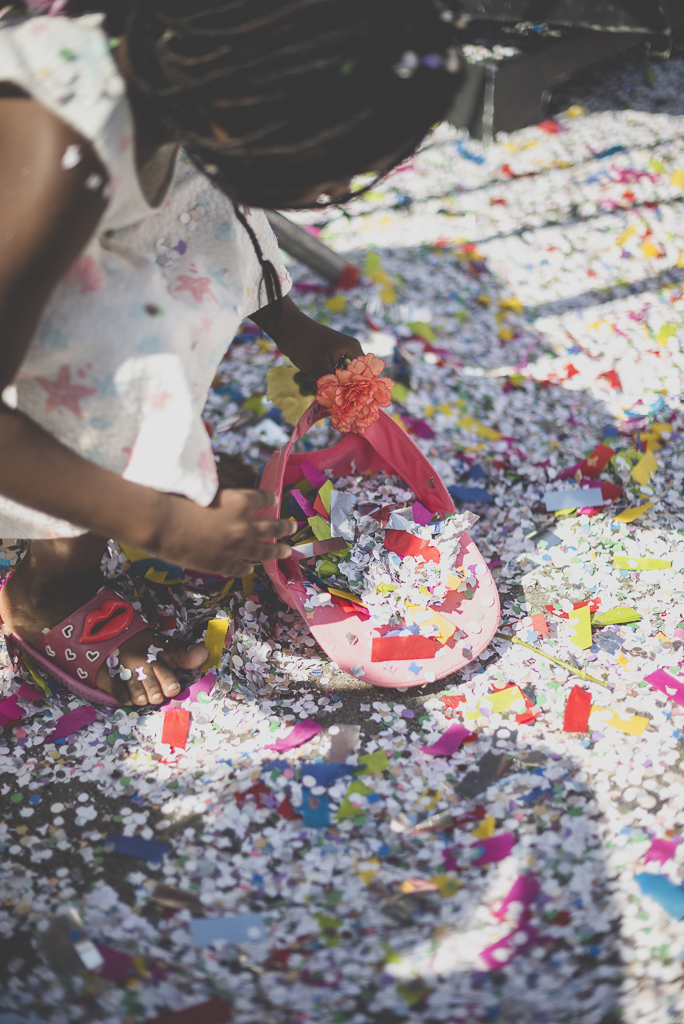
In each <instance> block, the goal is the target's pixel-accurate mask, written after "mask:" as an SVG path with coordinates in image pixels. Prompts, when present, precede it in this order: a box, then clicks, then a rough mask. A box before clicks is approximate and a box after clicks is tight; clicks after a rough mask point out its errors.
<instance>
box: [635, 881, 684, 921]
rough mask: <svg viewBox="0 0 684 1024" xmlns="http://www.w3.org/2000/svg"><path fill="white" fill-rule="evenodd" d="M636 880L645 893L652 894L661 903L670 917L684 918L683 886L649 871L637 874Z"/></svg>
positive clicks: (645, 894)
mask: <svg viewBox="0 0 684 1024" xmlns="http://www.w3.org/2000/svg"><path fill="white" fill-rule="evenodd" d="M634 881H635V882H636V883H637V885H638V886H639V888H640V889H641V891H642V893H643V895H644V896H650V897H651V899H652V900H655V901H656V903H658V904H660V906H661V907H662V908H663V910H665V911H666V912H667V913H668V914H669V915H670V917H674V918H675V920H676V921H681V920H682V918H684V889H682V888H681V886H679V885H675V884H674V882H671V881H670V879H669V878H666V877H665V875H651V874H649V873H648V872H644V873H643V874H641V875H635V876H634Z"/></svg>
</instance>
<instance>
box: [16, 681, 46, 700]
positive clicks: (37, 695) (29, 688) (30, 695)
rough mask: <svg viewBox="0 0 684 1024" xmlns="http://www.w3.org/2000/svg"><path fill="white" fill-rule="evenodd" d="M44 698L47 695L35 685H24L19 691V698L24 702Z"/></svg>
mask: <svg viewBox="0 0 684 1024" xmlns="http://www.w3.org/2000/svg"><path fill="white" fill-rule="evenodd" d="M44 696H45V694H44V693H43V692H42V691H41V690H39V689H38V687H37V686H34V685H33V683H22V684H21V686H20V687H19V689H18V690H17V697H22V698H23V699H24V700H42V699H43V698H44Z"/></svg>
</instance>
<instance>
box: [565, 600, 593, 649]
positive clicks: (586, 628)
mask: <svg viewBox="0 0 684 1024" xmlns="http://www.w3.org/2000/svg"><path fill="white" fill-rule="evenodd" d="M568 621H569V623H570V627H571V629H572V639H571V643H572V644H573V645H574V646H575V647H579V648H580V650H582V651H586V650H587V649H588V648H589V647H591V612H590V611H589V605H588V604H585V605H582V607H581V608H575V609H574V610H573V611H571V612H570V615H569V616H568Z"/></svg>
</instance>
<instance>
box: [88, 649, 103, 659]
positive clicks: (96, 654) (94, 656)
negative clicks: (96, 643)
mask: <svg viewBox="0 0 684 1024" xmlns="http://www.w3.org/2000/svg"><path fill="white" fill-rule="evenodd" d="M85 654H86V658H87V659H88V661H97V659H98V658H100V657H101V654H100V652H99V651H86V652H85Z"/></svg>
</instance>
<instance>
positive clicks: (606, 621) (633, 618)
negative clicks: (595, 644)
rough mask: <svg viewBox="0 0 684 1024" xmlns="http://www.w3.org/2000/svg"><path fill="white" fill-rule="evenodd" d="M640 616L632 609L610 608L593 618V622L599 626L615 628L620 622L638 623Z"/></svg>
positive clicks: (623, 607) (621, 606)
mask: <svg viewBox="0 0 684 1024" xmlns="http://www.w3.org/2000/svg"><path fill="white" fill-rule="evenodd" d="M640 619H641V615H639V612H636V611H635V610H634V609H633V608H627V607H626V606H625V605H620V607H619V608H610V609H609V610H608V611H605V612H600V613H599V614H598V615H595V616H594V622H595V623H597V624H598V625H599V626H617V625H619V623H621V622H639V621H640Z"/></svg>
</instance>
